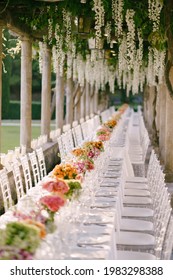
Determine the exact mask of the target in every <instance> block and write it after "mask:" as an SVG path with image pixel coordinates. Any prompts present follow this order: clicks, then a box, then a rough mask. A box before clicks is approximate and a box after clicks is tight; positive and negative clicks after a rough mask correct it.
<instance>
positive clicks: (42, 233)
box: [24, 219, 46, 238]
mask: <svg viewBox="0 0 173 280" xmlns="http://www.w3.org/2000/svg"><path fill="white" fill-rule="evenodd" d="M24 223H26V224H29V225H33V226H36V227H37V228H38V229H39V231H40V232H39V236H40V238H44V237H45V236H46V228H45V225H43V224H42V223H40V222H37V221H34V220H31V219H26V220H24Z"/></svg>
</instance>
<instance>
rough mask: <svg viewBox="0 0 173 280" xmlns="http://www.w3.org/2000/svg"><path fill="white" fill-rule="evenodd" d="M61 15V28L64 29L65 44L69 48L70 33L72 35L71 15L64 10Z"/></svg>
mask: <svg viewBox="0 0 173 280" xmlns="http://www.w3.org/2000/svg"><path fill="white" fill-rule="evenodd" d="M62 13H63V26H64V28H65V42H66V45H67V48H70V45H71V33H72V27H71V13H70V12H69V11H67V10H65V9H63V11H62Z"/></svg>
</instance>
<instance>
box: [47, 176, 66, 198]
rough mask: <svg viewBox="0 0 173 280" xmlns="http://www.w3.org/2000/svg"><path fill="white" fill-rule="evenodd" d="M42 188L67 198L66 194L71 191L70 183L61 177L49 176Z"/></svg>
mask: <svg viewBox="0 0 173 280" xmlns="http://www.w3.org/2000/svg"><path fill="white" fill-rule="evenodd" d="M42 188H43V189H44V190H46V191H48V192H49V193H52V194H57V195H58V196H60V197H62V198H63V199H65V194H66V193H67V192H68V191H69V186H68V184H67V183H66V182H65V181H64V180H63V179H60V178H49V179H48V180H46V181H45V182H44V183H43V184H42Z"/></svg>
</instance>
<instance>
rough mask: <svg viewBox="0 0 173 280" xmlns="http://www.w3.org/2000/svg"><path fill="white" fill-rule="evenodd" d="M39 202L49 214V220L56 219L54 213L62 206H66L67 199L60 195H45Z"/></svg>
mask: <svg viewBox="0 0 173 280" xmlns="http://www.w3.org/2000/svg"><path fill="white" fill-rule="evenodd" d="M39 202H40V204H41V205H42V206H43V207H44V209H45V210H46V211H47V212H48V214H49V219H48V221H54V215H55V213H56V212H57V211H58V210H59V208H60V207H62V206H64V204H65V199H63V198H62V197H59V196H58V195H45V196H43V197H41V198H40V200H39Z"/></svg>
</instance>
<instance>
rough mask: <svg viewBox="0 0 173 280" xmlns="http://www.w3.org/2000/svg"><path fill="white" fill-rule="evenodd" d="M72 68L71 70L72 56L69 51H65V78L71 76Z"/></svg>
mask: <svg viewBox="0 0 173 280" xmlns="http://www.w3.org/2000/svg"><path fill="white" fill-rule="evenodd" d="M72 70H73V57H72V54H71V51H68V52H67V79H70V78H71V77H72Z"/></svg>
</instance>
